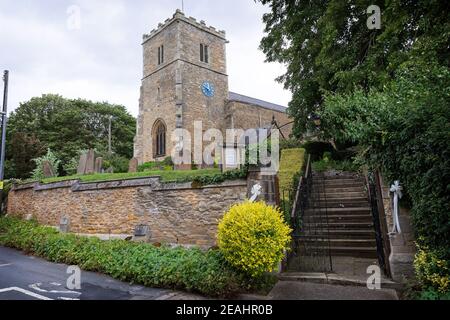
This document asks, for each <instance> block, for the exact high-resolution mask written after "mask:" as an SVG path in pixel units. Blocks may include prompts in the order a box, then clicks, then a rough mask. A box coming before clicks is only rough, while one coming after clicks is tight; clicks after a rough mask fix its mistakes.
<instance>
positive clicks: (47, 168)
mask: <svg viewBox="0 0 450 320" xmlns="http://www.w3.org/2000/svg"><path fill="white" fill-rule="evenodd" d="M42 172H43V173H44V177H45V178H52V177H54V176H55V172H54V171H53V167H52V165H51V164H50V162H49V161H47V160H45V161H43V162H42Z"/></svg>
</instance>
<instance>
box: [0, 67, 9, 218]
mask: <svg viewBox="0 0 450 320" xmlns="http://www.w3.org/2000/svg"><path fill="white" fill-rule="evenodd" d="M8 81H9V71H8V70H5V71H4V73H3V82H4V91H3V109H2V112H1V115H2V140H1V155H0V211H1V212H3V178H4V176H5V151H6V121H7V112H8ZM1 212H0V213H1Z"/></svg>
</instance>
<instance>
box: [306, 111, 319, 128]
mask: <svg viewBox="0 0 450 320" xmlns="http://www.w3.org/2000/svg"><path fill="white" fill-rule="evenodd" d="M308 120H310V121H312V122H314V124H315V125H316V127H317V128H320V125H321V124H322V119H321V118H320V116H319V115H318V114H316V113H312V114H310V115H309V116H308Z"/></svg>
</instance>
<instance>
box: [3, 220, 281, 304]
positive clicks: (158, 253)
mask: <svg viewBox="0 0 450 320" xmlns="http://www.w3.org/2000/svg"><path fill="white" fill-rule="evenodd" d="M0 245H2V246H7V247H11V248H16V249H19V250H23V251H25V252H27V253H31V254H34V255H37V256H40V257H42V258H45V259H47V260H49V261H51V262H56V263H65V264H70V265H78V266H79V267H80V268H81V269H83V270H87V271H95V272H101V273H105V274H108V275H110V276H112V277H114V278H116V279H118V280H121V281H128V282H132V283H139V284H142V285H145V286H151V287H157V288H167V289H179V290H186V291H191V292H198V293H201V294H205V295H208V296H230V295H232V294H235V293H238V292H242V291H253V290H264V289H266V288H267V287H270V286H271V285H273V283H274V278H273V277H272V276H268V275H265V276H263V277H259V278H257V279H251V278H250V277H248V276H245V275H244V274H241V273H239V272H238V271H236V270H235V269H233V268H232V267H231V266H230V265H229V264H228V263H227V262H226V261H225V259H224V258H223V256H222V254H221V252H220V251H218V250H209V251H202V250H200V249H196V248H193V249H185V248H181V247H178V248H169V247H164V246H163V247H160V248H157V247H154V246H152V245H149V244H145V243H135V242H127V241H124V240H114V241H102V240H99V239H98V238H88V237H80V236H76V235H71V234H61V233H59V232H58V231H56V230H55V229H53V228H51V227H45V226H40V225H38V224H37V223H36V222H32V221H23V220H20V219H17V218H11V217H2V218H0Z"/></svg>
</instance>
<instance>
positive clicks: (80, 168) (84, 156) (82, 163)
mask: <svg viewBox="0 0 450 320" xmlns="http://www.w3.org/2000/svg"><path fill="white" fill-rule="evenodd" d="M86 161H87V153H83V154H82V155H81V156H80V162H78V169H77V174H78V175H83V174H84V173H85V172H86Z"/></svg>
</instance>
